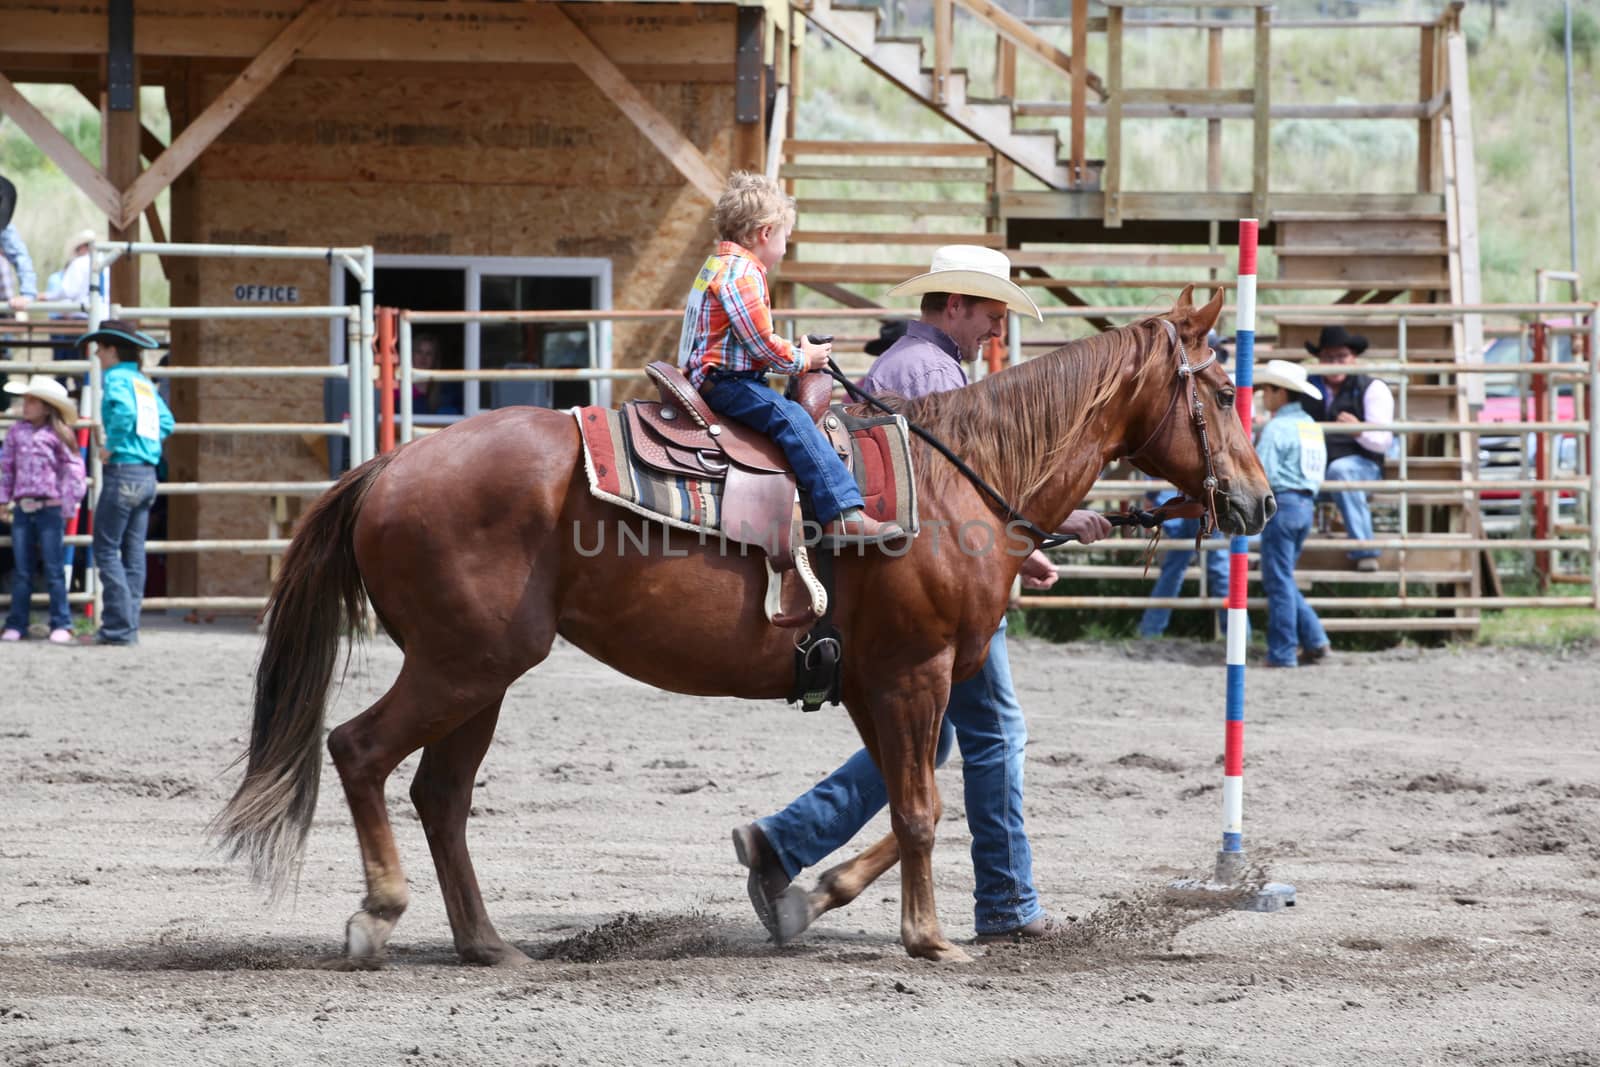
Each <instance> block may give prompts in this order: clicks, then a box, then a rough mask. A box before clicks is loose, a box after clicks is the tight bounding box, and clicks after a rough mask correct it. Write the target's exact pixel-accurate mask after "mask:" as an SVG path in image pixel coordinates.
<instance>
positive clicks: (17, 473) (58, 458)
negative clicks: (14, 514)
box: [0, 420, 84, 511]
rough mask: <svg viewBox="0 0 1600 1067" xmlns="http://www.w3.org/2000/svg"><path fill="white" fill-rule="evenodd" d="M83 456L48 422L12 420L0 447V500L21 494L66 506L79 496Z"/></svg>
mask: <svg viewBox="0 0 1600 1067" xmlns="http://www.w3.org/2000/svg"><path fill="white" fill-rule="evenodd" d="M83 489H84V484H83V458H82V457H81V456H79V455H78V450H77V449H76V448H68V447H67V446H66V444H65V443H64V442H63V441H62V440H61V438H59V437H57V436H56V432H55V431H54V430H52V429H51V428H50V427H49V425H48V424H47V425H44V426H35V425H34V424H33V423H31V422H28V421H26V420H19V421H17V422H15V423H13V424H12V426H11V430H10V432H9V433H7V434H6V440H5V445H4V446H3V447H0V501H12V500H17V499H19V498H21V497H25V496H35V497H43V498H44V499H46V500H59V501H61V503H62V505H63V507H64V508H65V509H66V510H69V511H70V510H73V509H75V508H77V506H78V501H80V500H82V499H83Z"/></svg>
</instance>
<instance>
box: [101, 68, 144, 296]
mask: <svg viewBox="0 0 1600 1067" xmlns="http://www.w3.org/2000/svg"><path fill="white" fill-rule="evenodd" d="M132 78H133V90H134V91H133V94H132V96H133V100H132V104H133V106H132V107H130V108H124V109H114V108H112V107H111V106H110V102H111V99H112V94H111V86H110V85H107V86H106V89H105V91H104V92H102V93H101V94H100V155H101V161H100V165H101V167H102V168H103V169H104V171H105V176H106V180H107V181H109V182H111V184H113V185H115V186H116V187H117V188H119V189H127V188H128V186H129V185H131V184H132V183H133V180H134V179H135V178H137V177H138V176H139V133H140V130H141V129H142V125H141V123H140V122H139V63H138V60H137V59H135V60H134V63H133V71H132ZM124 208H125V201H123V200H120V199H119V201H118V210H119V214H115V215H112V216H111V218H110V219H109V227H108V230H107V233H106V239H107V240H111V241H137V240H138V239H139V214H142V213H143V208H142V207H141V208H140V211H139V214H135V215H133V216H132V217H128V216H127V215H126V214H125V213H123V209H124ZM111 294H112V296H113V297H115V298H116V299H117V300H118V301H119V302H121V303H124V304H133V305H137V304H140V303H142V301H141V300H140V299H139V257H138V256H121V257H119V258H118V259H117V261H116V262H114V263H112V264H111Z"/></svg>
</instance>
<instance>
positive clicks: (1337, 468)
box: [1306, 326, 1394, 571]
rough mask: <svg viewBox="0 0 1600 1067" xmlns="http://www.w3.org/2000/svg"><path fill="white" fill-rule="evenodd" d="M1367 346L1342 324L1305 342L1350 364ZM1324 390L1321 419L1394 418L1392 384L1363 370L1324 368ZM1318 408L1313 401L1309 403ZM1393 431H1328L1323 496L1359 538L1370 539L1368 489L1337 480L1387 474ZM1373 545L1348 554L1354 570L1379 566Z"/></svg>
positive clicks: (1322, 355) (1317, 380)
mask: <svg viewBox="0 0 1600 1067" xmlns="http://www.w3.org/2000/svg"><path fill="white" fill-rule="evenodd" d="M1366 350H1367V339H1366V338H1365V337H1362V336H1361V335H1360V334H1356V333H1351V332H1350V331H1349V330H1346V329H1345V328H1344V327H1343V326H1324V327H1323V328H1322V333H1321V335H1320V336H1319V337H1318V338H1317V342H1316V344H1312V343H1311V342H1310V341H1307V342H1306V351H1307V352H1310V353H1311V354H1312V355H1313V356H1316V357H1317V359H1318V360H1320V361H1321V362H1323V363H1351V362H1354V360H1355V358H1356V357H1357V356H1359V355H1361V353H1363V352H1365V351H1366ZM1311 384H1312V385H1314V386H1316V387H1317V390H1318V391H1319V392H1320V393H1321V394H1322V406H1321V410H1320V411H1318V412H1313V415H1314V416H1315V418H1316V419H1317V421H1318V422H1368V423H1391V422H1393V421H1394V394H1393V393H1392V392H1390V390H1389V386H1388V385H1387V384H1386V383H1384V382H1382V381H1380V380H1379V379H1377V378H1369V377H1367V376H1366V375H1365V374H1334V373H1325V374H1322V375H1319V376H1316V377H1313V378H1312V379H1311ZM1307 406H1308V407H1314V406H1315V402H1312V403H1311V404H1308V405H1307ZM1393 440H1394V434H1393V433H1391V432H1390V431H1388V430H1364V431H1362V432H1361V433H1359V434H1329V435H1328V474H1327V482H1326V483H1325V484H1324V489H1323V493H1322V497H1321V499H1324V500H1332V501H1333V502H1334V503H1335V504H1337V505H1338V507H1339V513H1340V514H1341V515H1343V516H1344V528H1345V531H1346V532H1347V533H1348V534H1349V535H1350V538H1351V539H1352V540H1355V541H1369V540H1371V539H1372V511H1371V510H1370V509H1369V508H1368V507H1367V494H1366V493H1365V492H1363V491H1361V490H1349V491H1346V492H1336V491H1333V490H1332V489H1331V486H1332V484H1333V483H1335V482H1355V481H1361V482H1364V481H1375V480H1377V479H1379V478H1382V477H1383V458H1384V456H1385V455H1387V454H1388V451H1389V444H1390V442H1392V441H1393ZM1379 554H1380V553H1379V552H1378V550H1377V549H1375V548H1361V549H1356V550H1354V551H1352V552H1351V553H1350V559H1351V561H1352V562H1354V563H1355V567H1356V570H1359V571H1375V570H1377V569H1378V556H1379Z"/></svg>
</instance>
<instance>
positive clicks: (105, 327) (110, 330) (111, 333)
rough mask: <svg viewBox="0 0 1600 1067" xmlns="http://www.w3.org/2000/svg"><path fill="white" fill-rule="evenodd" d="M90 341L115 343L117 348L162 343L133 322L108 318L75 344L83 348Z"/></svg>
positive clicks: (158, 344)
mask: <svg viewBox="0 0 1600 1067" xmlns="http://www.w3.org/2000/svg"><path fill="white" fill-rule="evenodd" d="M90 341H95V342H98V343H99V344H103V345H114V346H116V347H117V348H123V347H131V348H160V347H161V343H160V342H159V341H157V340H156V339H155V338H154V337H151V336H150V335H149V334H147V333H145V332H144V331H142V330H140V329H138V328H137V327H135V326H134V325H133V323H131V322H127V321H125V320H123V319H107V320H105V321H104V322H102V323H101V324H100V328H99V329H96V330H90V331H89V332H88V333H86V334H83V335H82V336H81V337H79V338H78V339H77V340H76V341H74V342H72V343H73V344H74V345H76V346H78V347H79V348H82V347H83V346H84V345H86V344H88V343H89V342H90Z"/></svg>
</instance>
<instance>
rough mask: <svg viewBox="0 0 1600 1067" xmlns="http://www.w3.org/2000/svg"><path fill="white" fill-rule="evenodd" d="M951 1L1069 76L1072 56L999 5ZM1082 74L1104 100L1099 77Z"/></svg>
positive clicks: (980, 0)
mask: <svg viewBox="0 0 1600 1067" xmlns="http://www.w3.org/2000/svg"><path fill="white" fill-rule="evenodd" d="M945 2H946V0H937V3H939V4H942V3H945ZM954 2H955V3H959V4H960V5H961V6H962V7H964V8H966V9H967V10H968V11H969V12H971V13H972V14H973V15H975V16H977V17H978V18H980V19H982V20H983V21H984V22H987V23H988V24H989V26H990V28H992V29H993V30H994V31H995V32H996V33H998V34H999V35H1000V36H1001V37H1003V38H1005V39H1006V40H1007V41H1010V42H1011V43H1012V44H1013V45H1015V46H1016V47H1018V48H1020V49H1022V50H1023V51H1025V52H1028V53H1031V54H1032V55H1034V56H1036V57H1038V58H1039V59H1042V60H1044V61H1045V62H1046V63H1048V64H1050V65H1051V66H1052V67H1054V68H1055V69H1056V70H1058V71H1060V72H1061V73H1062V74H1065V75H1066V76H1067V77H1069V78H1070V77H1072V68H1073V64H1074V63H1075V62H1077V61H1078V60H1075V59H1074V57H1072V56H1069V55H1067V53H1065V52H1063V51H1062V50H1061V49H1059V48H1057V47H1056V46H1055V45H1053V44H1051V43H1050V42H1049V41H1047V40H1045V39H1044V38H1043V37H1041V36H1039V35H1038V34H1037V33H1035V32H1033V30H1031V29H1029V28H1028V25H1027V24H1026V23H1025V22H1023V21H1022V20H1021V19H1019V18H1017V17H1016V16H1015V15H1013V14H1011V13H1010V12H1009V11H1007V10H1005V9H1004V8H1003V7H1001V6H1000V5H999V4H996V3H994V2H993V0H954ZM937 10H938V8H937V7H935V11H937ZM1084 74H1085V79H1084V80H1085V82H1086V84H1087V85H1088V86H1089V88H1091V89H1093V90H1094V91H1095V92H1096V93H1098V94H1099V96H1100V99H1101V100H1104V99H1106V96H1107V94H1106V88H1105V84H1104V83H1103V82H1102V81H1101V80H1100V76H1099V75H1098V74H1096V73H1094V72H1093V71H1091V70H1089V69H1088V68H1087V66H1086V67H1085V68H1084Z"/></svg>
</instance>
